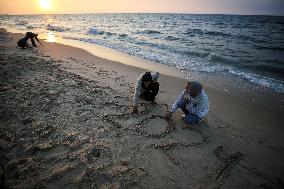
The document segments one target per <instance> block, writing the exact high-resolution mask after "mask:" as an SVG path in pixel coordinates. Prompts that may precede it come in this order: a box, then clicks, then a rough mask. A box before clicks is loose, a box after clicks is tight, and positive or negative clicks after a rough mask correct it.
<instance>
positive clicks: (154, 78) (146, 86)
mask: <svg viewBox="0 0 284 189" xmlns="http://www.w3.org/2000/svg"><path fill="white" fill-rule="evenodd" d="M159 75H160V74H159V72H153V73H150V72H146V73H143V74H141V75H140V76H139V77H138V78H137V83H136V87H135V93H134V97H133V113H135V114H137V113H138V100H139V99H140V98H141V99H143V100H147V101H152V102H154V101H155V97H156V95H157V94H158V92H159V86H160V85H159V83H158V78H159Z"/></svg>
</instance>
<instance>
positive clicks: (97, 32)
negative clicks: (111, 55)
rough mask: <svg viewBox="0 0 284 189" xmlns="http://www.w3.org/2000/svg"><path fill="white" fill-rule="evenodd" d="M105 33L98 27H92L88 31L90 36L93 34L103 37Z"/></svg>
mask: <svg viewBox="0 0 284 189" xmlns="http://www.w3.org/2000/svg"><path fill="white" fill-rule="evenodd" d="M104 33H105V32H104V31H100V30H98V29H97V28H96V27H91V28H89V30H88V34H92V35H102V34H104Z"/></svg>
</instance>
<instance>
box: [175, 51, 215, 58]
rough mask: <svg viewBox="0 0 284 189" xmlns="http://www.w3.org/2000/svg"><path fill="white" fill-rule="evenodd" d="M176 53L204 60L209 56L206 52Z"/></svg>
mask: <svg viewBox="0 0 284 189" xmlns="http://www.w3.org/2000/svg"><path fill="white" fill-rule="evenodd" d="M177 53H180V54H183V55H186V56H188V57H192V56H194V57H201V58H205V57H207V56H209V55H210V53H208V52H200V51H190V50H186V51H177Z"/></svg>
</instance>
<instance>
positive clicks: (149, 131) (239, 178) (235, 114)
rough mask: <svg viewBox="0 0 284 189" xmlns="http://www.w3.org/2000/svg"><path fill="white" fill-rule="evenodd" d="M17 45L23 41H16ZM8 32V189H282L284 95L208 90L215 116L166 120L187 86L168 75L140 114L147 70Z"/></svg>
mask: <svg viewBox="0 0 284 189" xmlns="http://www.w3.org/2000/svg"><path fill="white" fill-rule="evenodd" d="M9 37H12V38H13V42H14V44H11V41H12V40H11V39H10V38H9ZM20 37H22V34H11V33H7V32H5V31H4V30H1V31H0V44H1V46H0V48H1V51H0V77H1V79H0V101H1V103H0V119H1V121H0V151H1V152H0V161H1V163H2V164H3V165H4V173H5V185H6V186H7V187H9V188H283V187H284V180H283V175H284V163H283V160H282V159H283V156H284V148H283V144H284V128H283V127H282V125H283V121H284V117H283V104H284V101H283V99H284V98H283V95H281V94H273V95H266V96H265V95H259V96H258V97H257V98H255V99H252V98H251V96H245V95H243V96H240V95H238V96H236V95H229V94H227V93H226V92H224V91H223V90H218V89H216V88H214V87H212V86H207V85H205V90H206V91H207V93H208V95H209V99H210V113H209V115H208V117H207V118H206V120H205V121H204V122H203V123H202V124H200V125H192V126H191V127H190V128H187V129H182V128H183V126H185V124H184V123H183V121H182V120H180V116H181V112H178V113H176V114H175V115H174V117H173V120H172V121H167V120H166V119H165V117H164V116H165V113H166V111H167V109H168V108H169V106H170V105H171V103H172V102H173V101H174V100H175V98H176V97H177V96H178V94H179V93H180V92H181V91H182V89H183V87H184V84H185V82H186V81H185V80H183V79H180V78H178V77H172V76H167V75H161V78H160V85H161V88H160V90H161V91H160V93H159V96H158V98H157V104H151V103H147V102H141V103H140V106H139V110H140V113H139V114H138V115H133V114H131V102H132V100H131V99H132V95H133V91H134V83H135V80H136V78H137V77H138V75H140V74H141V73H142V72H144V71H145V70H142V69H139V68H135V67H131V66H127V65H124V64H121V63H118V62H113V61H108V60H106V59H102V58H99V57H95V56H93V55H91V54H90V53H88V52H86V51H84V50H82V49H78V48H74V47H70V46H66V45H62V44H57V43H46V42H44V46H43V47H39V48H33V49H25V50H23V49H19V48H16V47H15V46H16V45H15V42H16V41H17V39H18V38H20Z"/></svg>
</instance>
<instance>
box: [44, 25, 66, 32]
mask: <svg viewBox="0 0 284 189" xmlns="http://www.w3.org/2000/svg"><path fill="white" fill-rule="evenodd" d="M46 29H47V30H49V31H56V32H65V31H69V30H70V28H65V27H62V26H54V25H52V24H48V25H47V26H46Z"/></svg>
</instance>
